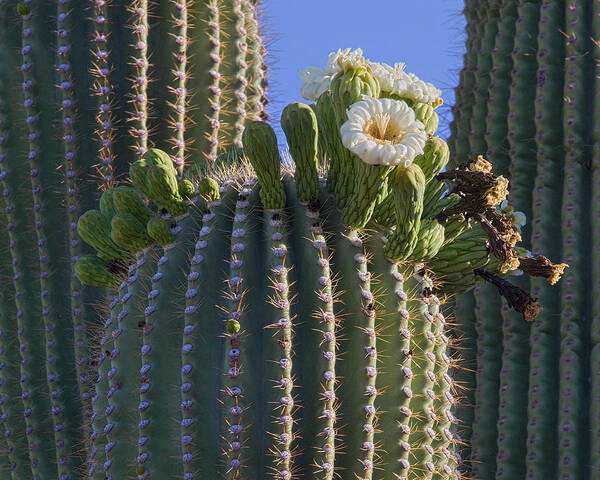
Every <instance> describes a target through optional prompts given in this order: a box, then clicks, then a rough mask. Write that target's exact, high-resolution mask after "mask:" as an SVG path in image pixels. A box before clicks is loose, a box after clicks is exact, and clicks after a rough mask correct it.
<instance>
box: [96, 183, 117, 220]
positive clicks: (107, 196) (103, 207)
mask: <svg viewBox="0 0 600 480" xmlns="http://www.w3.org/2000/svg"><path fill="white" fill-rule="evenodd" d="M114 193H115V191H114V189H112V188H109V189H108V190H105V191H104V193H103V194H102V196H101V197H100V211H101V212H102V215H104V216H105V217H106V219H107V220H108V221H109V222H110V220H111V218H112V217H113V216H114V215H115V213H117V211H116V210H115V204H114V199H113V195H114Z"/></svg>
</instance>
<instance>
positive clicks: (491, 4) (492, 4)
mask: <svg viewBox="0 0 600 480" xmlns="http://www.w3.org/2000/svg"><path fill="white" fill-rule="evenodd" d="M500 3H501V2H500V0H492V1H488V2H486V6H485V9H483V10H484V11H485V22H482V23H484V25H483V32H482V38H481V45H480V47H479V49H478V54H477V72H476V79H475V90H474V92H473V94H474V97H475V101H474V102H473V110H472V113H471V122H470V125H471V133H470V135H469V146H470V150H469V151H470V153H471V155H475V156H476V155H481V154H484V153H485V152H486V151H487V145H486V143H485V139H484V135H485V132H486V122H485V118H486V116H487V112H488V91H489V87H490V81H491V69H492V50H493V49H494V40H495V38H496V34H497V33H498V16H499V4H500Z"/></svg>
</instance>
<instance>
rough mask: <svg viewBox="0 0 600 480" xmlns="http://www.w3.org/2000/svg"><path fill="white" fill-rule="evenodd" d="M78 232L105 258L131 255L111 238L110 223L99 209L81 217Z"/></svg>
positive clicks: (120, 257)
mask: <svg viewBox="0 0 600 480" xmlns="http://www.w3.org/2000/svg"><path fill="white" fill-rule="evenodd" d="M77 233H78V234H79V236H80V237H81V239H82V240H83V241H84V242H85V243H87V244H88V245H90V246H91V247H93V248H95V249H96V250H98V252H99V254H100V255H102V256H103V257H104V258H105V259H108V260H112V259H123V258H127V257H128V256H129V254H128V252H127V251H126V250H124V249H122V248H120V247H119V246H118V245H117V244H115V242H114V241H113V240H112V239H111V235H110V224H109V222H108V220H107V219H106V217H105V216H104V215H103V214H102V212H100V211H99V210H88V211H87V212H85V213H84V214H83V215H82V216H81V217H80V218H79V221H78V222H77Z"/></svg>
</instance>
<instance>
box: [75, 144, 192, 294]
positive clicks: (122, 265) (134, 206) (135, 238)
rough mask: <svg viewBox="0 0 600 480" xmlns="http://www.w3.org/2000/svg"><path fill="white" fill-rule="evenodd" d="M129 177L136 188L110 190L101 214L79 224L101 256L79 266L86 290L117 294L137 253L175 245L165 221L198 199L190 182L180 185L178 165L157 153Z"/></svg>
mask: <svg viewBox="0 0 600 480" xmlns="http://www.w3.org/2000/svg"><path fill="white" fill-rule="evenodd" d="M130 175H131V180H132V183H133V185H134V187H135V188H134V187H130V186H127V185H120V186H118V187H115V188H110V189H108V190H106V191H105V192H104V193H103V194H102V196H101V197H100V209H99V210H95V209H93V210H88V211H87V212H85V213H84V214H83V215H82V216H81V217H80V218H79V221H78V222H77V232H78V233H79V235H80V236H81V238H82V239H83V240H84V241H85V242H86V243H87V244H88V245H90V246H91V247H93V248H94V249H95V250H96V252H97V253H96V255H85V256H82V257H80V258H79V259H78V260H77V263H76V264H75V273H76V274H77V277H78V278H79V280H81V282H83V283H85V284H86V285H94V286H103V287H112V288H115V287H116V286H118V285H119V283H120V282H121V280H122V278H123V276H124V275H125V274H126V273H127V266H128V265H129V264H130V263H131V262H132V261H133V260H134V258H135V254H136V253H138V252H140V251H142V250H144V249H145V248H148V247H149V246H151V245H153V244H154V243H158V244H159V245H162V246H166V245H169V244H171V243H173V241H174V236H173V232H172V231H171V228H172V227H173V225H171V224H170V223H168V222H167V221H165V219H163V218H161V217H164V216H165V215H166V216H170V215H168V214H171V215H173V216H174V215H176V214H178V215H181V214H182V213H185V211H186V209H187V205H186V202H185V200H186V199H189V198H191V197H192V196H193V195H194V194H195V188H194V185H193V184H192V183H191V182H190V181H189V180H180V181H178V180H177V178H176V176H175V168H174V167H173V162H172V161H171V159H170V158H169V156H168V155H167V154H166V153H165V152H163V151H161V150H158V149H154V148H153V149H150V150H149V151H148V152H147V153H146V155H145V156H144V158H142V159H141V160H138V161H137V162H135V163H134V164H133V165H132V166H131V169H130ZM151 201H152V202H154V205H153V204H152V203H151Z"/></svg>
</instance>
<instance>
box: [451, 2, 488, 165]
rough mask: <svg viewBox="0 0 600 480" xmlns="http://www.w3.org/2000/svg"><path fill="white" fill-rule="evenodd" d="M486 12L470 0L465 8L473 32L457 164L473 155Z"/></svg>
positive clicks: (458, 125) (463, 83)
mask: <svg viewBox="0 0 600 480" xmlns="http://www.w3.org/2000/svg"><path fill="white" fill-rule="evenodd" d="M485 12H486V9H485V8H482V5H481V2H480V1H478V0H470V1H469V2H467V5H466V7H465V13H468V14H469V22H468V24H467V28H470V29H471V31H470V32H469V33H470V34H469V42H470V45H469V48H468V49H467V52H466V54H465V57H464V67H463V70H462V71H461V96H460V101H461V103H460V122H456V133H455V135H454V138H453V140H454V141H453V142H452V145H453V150H454V151H453V152H452V153H453V155H452V159H453V161H455V162H456V163H457V164H458V163H463V162H465V161H466V160H467V157H468V155H469V154H470V153H471V151H470V145H469V135H470V133H471V128H470V121H471V117H472V113H473V104H474V102H475V98H474V95H473V92H474V90H475V85H476V74H477V59H478V57H477V52H478V51H479V49H480V46H481V41H482V39H483V27H484V26H485V21H484V20H485V15H486V13H485ZM454 159H455V160H454Z"/></svg>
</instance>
